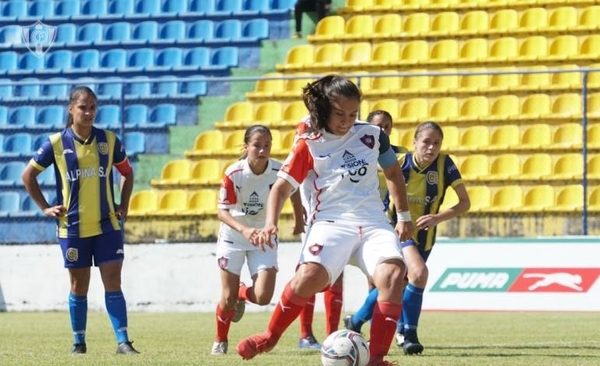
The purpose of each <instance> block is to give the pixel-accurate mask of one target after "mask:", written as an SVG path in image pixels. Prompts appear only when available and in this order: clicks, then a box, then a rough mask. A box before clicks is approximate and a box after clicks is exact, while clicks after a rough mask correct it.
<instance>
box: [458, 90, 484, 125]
mask: <svg viewBox="0 0 600 366" xmlns="http://www.w3.org/2000/svg"><path fill="white" fill-rule="evenodd" d="M489 113H490V106H489V100H488V98H487V97H484V96H482V95H478V96H474V97H468V98H465V99H464V100H463V101H462V103H461V104H460V111H459V115H458V117H457V118H456V121H457V122H466V121H482V120H485V119H486V118H487V116H488V115H489Z"/></svg>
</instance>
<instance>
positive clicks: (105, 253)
mask: <svg viewBox="0 0 600 366" xmlns="http://www.w3.org/2000/svg"><path fill="white" fill-rule="evenodd" d="M58 244H59V245H60V249H61V250H62V253H63V259H64V260H65V268H84V267H91V266H92V261H93V264H94V265H95V266H96V267H98V266H100V265H102V264H104V263H108V262H116V261H123V258H124V257H125V256H124V250H123V232H122V231H120V230H117V231H110V232H108V233H103V234H100V235H96V236H90V237H89V238H58Z"/></svg>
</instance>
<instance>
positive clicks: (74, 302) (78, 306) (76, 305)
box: [69, 293, 88, 344]
mask: <svg viewBox="0 0 600 366" xmlns="http://www.w3.org/2000/svg"><path fill="white" fill-rule="evenodd" d="M87 305H88V304H87V296H77V295H74V294H72V293H69V314H70V315H71V329H72V330H73V337H74V338H75V343H76V344H81V343H85V328H86V325H87V309H88V306H87Z"/></svg>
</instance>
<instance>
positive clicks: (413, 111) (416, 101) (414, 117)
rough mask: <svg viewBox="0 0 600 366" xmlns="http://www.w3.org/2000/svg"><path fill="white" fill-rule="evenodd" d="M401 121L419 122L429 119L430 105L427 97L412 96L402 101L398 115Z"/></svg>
mask: <svg viewBox="0 0 600 366" xmlns="http://www.w3.org/2000/svg"><path fill="white" fill-rule="evenodd" d="M396 118H397V120H398V122H400V123H417V122H424V121H426V120H427V119H429V107H428V102H427V99H426V98H411V99H407V100H405V101H403V102H402V104H401V106H400V111H399V112H398V116H397V117H396Z"/></svg>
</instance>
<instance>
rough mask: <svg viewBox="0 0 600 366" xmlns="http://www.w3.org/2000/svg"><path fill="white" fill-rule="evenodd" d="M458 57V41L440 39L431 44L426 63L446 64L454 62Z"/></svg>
mask: <svg viewBox="0 0 600 366" xmlns="http://www.w3.org/2000/svg"><path fill="white" fill-rule="evenodd" d="M458 58H459V47H458V41H457V40H455V39H442V40H440V41H437V42H434V43H433V45H432V46H431V49H430V54H429V60H427V63H428V64H432V65H448V64H452V63H455V62H456V61H457V60H458Z"/></svg>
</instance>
